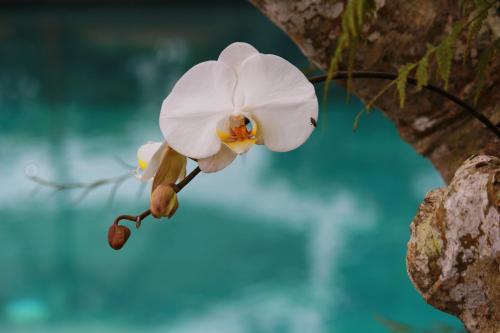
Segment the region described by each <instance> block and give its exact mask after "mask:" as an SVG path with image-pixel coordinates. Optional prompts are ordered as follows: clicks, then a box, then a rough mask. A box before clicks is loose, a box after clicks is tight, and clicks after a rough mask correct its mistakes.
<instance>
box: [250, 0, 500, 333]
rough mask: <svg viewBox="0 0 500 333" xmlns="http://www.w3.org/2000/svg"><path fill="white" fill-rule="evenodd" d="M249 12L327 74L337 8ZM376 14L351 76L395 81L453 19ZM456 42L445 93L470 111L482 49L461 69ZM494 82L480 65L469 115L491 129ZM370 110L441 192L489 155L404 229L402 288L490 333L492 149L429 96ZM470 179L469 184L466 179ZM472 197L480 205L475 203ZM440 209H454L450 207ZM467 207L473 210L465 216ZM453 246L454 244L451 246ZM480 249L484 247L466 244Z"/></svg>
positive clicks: (328, 0) (386, 101) (435, 11)
mask: <svg viewBox="0 0 500 333" xmlns="http://www.w3.org/2000/svg"><path fill="white" fill-rule="evenodd" d="M250 2H251V3H253V4H254V5H255V6H256V7H257V8H258V9H259V10H260V11H262V13H263V14H264V15H266V16H267V17H268V18H269V19H270V20H271V21H273V22H274V23H275V24H276V25H277V26H278V27H280V28H281V29H283V30H284V31H285V32H286V33H287V34H288V35H289V36H290V38H291V39H292V40H293V41H294V42H295V43H296V44H297V45H298V47H299V48H300V49H301V50H302V52H303V53H304V55H305V56H306V57H307V58H308V59H309V60H310V61H311V62H312V63H313V64H314V65H315V66H317V67H318V68H320V69H323V70H327V69H328V66H329V63H330V59H331V57H332V55H333V54H334V50H335V44H336V40H337V38H338V36H339V34H340V32H341V14H342V12H343V10H344V8H345V4H346V0H342V1H333V0H295V1H288V0H250ZM376 4H377V13H376V17H375V18H374V19H371V20H368V21H367V22H366V23H365V25H364V27H363V31H364V34H365V36H367V37H366V38H365V41H364V42H362V43H360V45H359V46H358V47H357V51H356V55H355V61H354V69H356V70H370V71H387V72H393V73H396V72H397V71H398V69H399V67H400V66H402V65H405V64H407V63H409V62H415V61H418V60H419V59H420V58H421V57H422V56H423V55H424V54H425V52H426V45H427V43H431V44H434V45H437V44H438V43H439V42H440V41H441V40H442V39H443V37H444V36H445V35H446V34H447V33H448V32H449V31H450V29H451V24H452V22H454V21H455V20H456V19H458V18H459V16H460V10H459V8H458V4H459V1H456V0H419V1H404V0H393V1H387V2H386V1H385V0H376ZM490 14H491V13H490ZM490 18H491V19H489V20H488V21H487V24H486V27H485V28H484V29H485V31H484V33H485V34H486V36H488V38H489V39H490V40H494V39H495V38H498V37H500V36H499V35H498V34H499V30H500V19H499V17H498V13H496V14H495V13H493V14H492V17H490ZM464 39H465V38H464V37H463V36H462V37H461V39H459V41H458V47H457V54H456V55H455V56H456V57H455V58H456V59H455V60H454V62H453V66H452V71H451V78H450V84H449V88H448V90H449V92H451V93H453V94H455V95H457V96H459V97H461V98H463V99H465V100H468V101H469V102H471V99H472V98H471V97H472V96H473V90H474V87H475V84H476V82H475V76H476V69H475V67H476V65H477V62H478V57H479V55H480V54H481V52H482V50H483V49H484V47H485V46H484V45H482V44H480V43H473V44H472V50H470V57H469V58H467V60H466V61H465V62H464V61H463V60H462V59H461V57H460V54H458V53H460V52H463V50H464V49H465V40H464ZM459 51H460V52H459ZM499 73H500V61H499V59H498V57H497V58H495V59H493V61H492V64H490V67H489V70H488V73H487V80H486V85H485V87H486V88H485V89H484V91H483V93H482V95H481V98H480V99H479V103H478V105H477V108H478V110H479V111H480V112H481V113H483V114H484V115H485V116H486V117H488V118H489V119H490V120H491V121H492V122H493V124H495V125H496V126H498V125H499V124H500V108H499V106H498V100H499V98H500V89H498V86H499V83H500V74H499ZM430 81H431V83H434V84H436V85H438V86H442V84H441V83H440V82H433V78H431V80H430ZM384 83H385V82H380V81H379V80H373V79H370V80H358V79H356V80H354V81H353V84H352V90H351V92H352V94H354V95H356V96H358V97H360V98H361V99H362V100H364V101H369V100H371V99H372V98H373V97H374V96H375V95H376V94H377V93H378V92H380V90H381V87H383V86H384ZM376 106H377V107H378V108H379V109H380V110H381V111H382V112H383V113H384V114H385V115H386V116H387V117H388V118H389V119H390V120H391V121H393V122H394V124H395V125H396V127H397V129H398V131H399V134H400V135H401V137H402V138H403V139H404V140H406V141H407V142H408V143H410V144H411V145H412V146H413V147H414V148H415V149H416V150H417V152H419V153H420V154H421V155H423V156H425V157H427V158H428V159H430V160H431V162H432V163H433V165H434V166H435V167H436V169H437V170H438V171H439V172H440V173H441V175H442V177H443V178H444V180H445V181H446V182H447V183H450V181H451V180H452V177H453V175H454V174H455V172H456V171H457V169H458V168H459V167H460V166H461V165H462V163H464V161H465V160H466V159H467V158H468V157H469V156H471V155H480V154H486V155H491V156H481V157H478V158H479V159H487V160H488V162H487V163H486V164H487V167H486V168H488V170H487V171H485V170H483V169H482V165H483V162H484V161H482V160H481V161H482V162H481V161H480V162H481V163H479V162H478V160H477V158H476V159H473V160H472V161H471V160H468V161H466V162H465V163H464V165H463V166H462V168H460V170H458V171H457V175H456V177H458V178H456V179H455V180H454V181H453V183H452V184H450V187H448V188H445V189H438V190H435V191H433V192H430V193H429V194H428V196H427V198H426V200H425V201H424V203H423V204H422V205H421V207H420V210H419V212H418V214H417V216H416V218H415V220H414V222H413V224H412V238H411V240H410V243H409V245H408V256H407V260H408V271H409V275H410V277H411V279H412V282H413V283H414V285H415V287H416V288H417V290H419V292H420V293H421V295H422V296H423V297H424V298H425V299H426V301H427V302H429V303H430V304H431V305H433V306H435V307H437V308H438V309H441V310H443V311H446V312H449V313H452V314H454V315H456V316H459V317H460V319H462V321H463V322H464V324H465V326H466V327H467V329H468V330H469V331H471V332H499V331H500V328H499V327H498V320H499V318H500V314H499V311H500V307H499V305H498V300H499V297H500V296H499V295H500V282H499V280H498V276H499V274H500V273H499V267H500V259H499V258H500V246H499V242H500V234H499V223H500V221H499V220H500V218H499V211H500V204H499V200H500V199H499V198H500V190H499V187H500V186H498V184H499V182H500V180H499V179H500V171H499V169H498V164H499V163H500V162H498V161H499V160H498V158H495V156H496V157H498V156H499V155H500V140H499V139H498V138H497V137H496V136H495V135H494V134H493V133H492V132H491V131H489V130H487V129H486V128H485V127H484V126H483V125H482V124H481V123H480V122H478V121H477V120H476V119H475V118H473V117H472V116H471V115H470V114H468V113H466V112H464V110H462V109H460V108H459V107H458V106H456V105H455V104H453V103H452V102H450V101H449V100H447V99H444V98H443V97H441V96H439V95H436V94H434V93H432V92H426V91H421V92H418V91H416V89H414V88H411V87H409V89H408V93H407V98H406V103H405V107H404V108H403V109H401V108H400V107H399V101H398V98H397V96H395V95H394V94H392V93H388V94H385V95H383V96H382V97H381V98H379V99H378V101H377V103H376ZM492 161H493V162H492ZM476 162H478V163H479V166H477V163H476ZM471 165H472V166H471ZM471 168H472V169H471ZM464 170H465V171H464ZM471 170H480V171H481V172H480V173H473V172H472V171H471ZM466 171H467V172H466ZM469 171H470V172H469ZM472 174H474V176H470V175H472ZM469 176H470V177H469ZM460 177H465V178H466V179H467V181H465V180H464V179H465V178H464V179H462V180H460V179H459V178H460ZM488 177H489V178H488ZM467 182H468V183H467ZM454 184H455V185H454ZM457 184H461V187H460V189H459V190H460V191H461V192H460V195H461V196H458V197H454V196H453V193H455V192H454V191H455V190H457V186H458V185H457ZM464 184H465V185H464ZM488 184H489V185H488ZM462 185H464V186H462ZM476 197H477V198H480V200H479V199H478V200H475V198H476ZM464 198H465V199H464ZM462 199H463V200H462ZM468 199H470V200H472V202H469V201H467V200H468ZM447 200H448V201H447ZM450 202H452V203H455V204H456V205H455V206H453V205H451V206H450V205H449V203H450ZM446 203H448V206H446ZM443 205H444V206H443ZM470 205H472V206H474V205H475V206H476V207H475V209H473V207H471V206H470ZM440 207H441V208H440ZM443 207H447V208H446V209H444V208H443ZM485 207H487V208H488V210H487V211H486V210H484V209H483V208H485ZM485 209H486V208H485ZM438 212H439V213H438ZM428 214H430V216H433V218H435V219H436V220H435V221H434V222H432V223H431V222H430V220H426V221H427V222H428V223H429V225H432V227H429V228H427V227H425V226H426V225H427V224H423V225H424V227H421V226H422V223H421V218H422V216H425V217H426V218H428ZM443 214H444V215H443ZM460 214H462V215H460ZM485 214H490V215H487V216H486V215H485ZM459 215H460V216H459ZM436 216H438V217H436ZM427 222H426V223H427ZM472 222H474V223H472ZM475 222H477V223H475ZM419 225H420V227H419ZM486 226H487V228H489V229H488V230H489V234H488V235H486V236H485V235H484V233H485V230H484V229H483V228H486ZM418 230H420V232H418ZM422 235H423V237H422ZM478 235H479V236H478ZM434 236H435V237H434ZM429 237H430V238H432V239H433V240H434V241H437V242H441V243H442V246H441V247H432V246H431V247H429V243H428V240H429ZM456 237H459V238H460V237H461V238H460V239H458V240H457V239H456ZM484 240H485V241H486V244H483V243H481V244H482V245H481V246H479V243H477V244H476V242H482V241H484ZM474 244H475V245H474ZM483 245H484V246H483ZM417 249H418V250H417ZM422 249H423V250H422ZM433 251H434V252H433ZM447 251H448V252H447ZM465 257H467V258H465ZM485 258H486V259H485ZM464 259H467V260H464ZM447 265H448V266H447ZM445 273H446V274H448V275H446V274H445ZM452 273H453V274H456V275H453V274H452ZM464 281H465V282H464ZM495 325H496V326H495Z"/></svg>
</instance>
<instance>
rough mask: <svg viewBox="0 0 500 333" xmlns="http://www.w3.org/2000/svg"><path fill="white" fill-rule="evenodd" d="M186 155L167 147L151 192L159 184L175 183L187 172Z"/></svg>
mask: <svg viewBox="0 0 500 333" xmlns="http://www.w3.org/2000/svg"><path fill="white" fill-rule="evenodd" d="M186 164H187V161H186V156H184V155H181V154H179V153H178V152H176V151H175V150H174V149H172V148H170V149H167V150H166V152H165V154H163V157H162V159H161V162H160V167H159V168H158V171H157V172H156V175H155V177H154V179H153V185H152V187H151V192H153V191H154V190H155V189H156V188H157V187H158V186H159V185H162V184H163V185H168V186H170V185H171V184H174V183H175V182H176V181H177V180H178V179H179V178H181V177H182V175H185V174H186Z"/></svg>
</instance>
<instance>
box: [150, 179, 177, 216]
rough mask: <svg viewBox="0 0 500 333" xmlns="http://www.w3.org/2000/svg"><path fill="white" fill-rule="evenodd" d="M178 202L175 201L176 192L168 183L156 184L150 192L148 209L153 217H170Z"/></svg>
mask: <svg viewBox="0 0 500 333" xmlns="http://www.w3.org/2000/svg"><path fill="white" fill-rule="evenodd" d="M178 207H179V202H178V201H177V193H175V191H174V189H173V188H172V186H170V185H165V184H161V185H158V186H157V187H156V188H155V190H154V191H153V193H151V202H150V207H149V208H150V209H151V213H152V214H153V216H154V217H156V218H160V217H163V216H165V217H168V218H171V217H172V216H173V215H174V214H175V211H176V210H177V208H178Z"/></svg>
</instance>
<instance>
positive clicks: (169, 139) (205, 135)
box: [137, 43, 318, 218]
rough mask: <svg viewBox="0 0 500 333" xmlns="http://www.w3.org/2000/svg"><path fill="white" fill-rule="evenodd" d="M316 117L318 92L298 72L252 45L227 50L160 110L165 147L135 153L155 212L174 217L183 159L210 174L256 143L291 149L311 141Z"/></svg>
mask: <svg viewBox="0 0 500 333" xmlns="http://www.w3.org/2000/svg"><path fill="white" fill-rule="evenodd" d="M317 117H318V99H317V97H316V93H315V90H314V87H313V85H312V84H311V83H310V82H309V80H308V79H307V78H306V77H305V76H304V74H303V73H302V72H301V71H300V70H299V69H297V68H296V67H295V66H293V65H292V64H291V63H289V62H288V61H286V60H285V59H283V58H281V57H278V56H276V55H271V54H262V53H259V52H258V51H257V50H256V49H255V48H254V47H253V46H251V45H249V44H246V43H233V44H231V45H229V46H228V47H227V48H225V49H224V50H223V51H222V53H221V54H220V55H219V58H218V59H217V60H216V61H206V62H202V63H200V64H198V65H196V66H194V67H193V68H191V69H190V70H188V71H187V73H185V74H184V75H183V76H182V77H181V78H180V79H179V81H178V82H177V83H176V84H175V86H174V87H173V89H172V91H171V92H170V94H169V95H168V96H167V98H166V99H165V100H164V102H163V105H162V107H161V113H160V128H161V131H162V133H163V136H164V138H165V141H164V142H148V143H146V144H145V145H143V146H141V147H140V148H139V150H138V152H137V156H138V164H139V167H138V173H137V178H138V179H140V180H141V181H149V180H151V179H152V180H153V185H152V190H151V202H150V210H151V213H152V214H153V216H155V217H157V218H159V217H169V218H170V217H171V216H172V215H173V214H174V213H175V211H176V209H177V207H178V201H177V195H176V191H175V182H176V181H178V180H182V178H183V177H185V174H186V171H185V170H186V158H190V159H193V160H195V161H197V163H198V166H199V168H200V169H201V171H203V172H207V173H209V172H216V171H219V170H222V169H224V168H225V167H226V166H228V165H229V164H230V163H231V162H232V161H233V160H234V159H235V158H236V156H237V155H241V154H245V153H246V152H248V151H249V150H250V149H251V148H252V147H253V146H254V145H256V144H257V145H265V146H266V147H267V148H269V149H270V150H272V151H277V152H286V151H290V150H293V149H295V148H297V147H299V146H300V145H302V144H303V143H304V142H305V141H306V140H307V139H308V138H309V136H310V135H311V133H312V131H313V130H314V128H315V124H316V119H317Z"/></svg>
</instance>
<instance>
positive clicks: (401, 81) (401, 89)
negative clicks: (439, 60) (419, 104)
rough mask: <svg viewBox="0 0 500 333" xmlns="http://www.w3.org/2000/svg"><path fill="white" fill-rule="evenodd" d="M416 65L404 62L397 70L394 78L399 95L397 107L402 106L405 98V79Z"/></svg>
mask: <svg viewBox="0 0 500 333" xmlns="http://www.w3.org/2000/svg"><path fill="white" fill-rule="evenodd" d="M415 66H417V64H406V65H404V66H402V67H401V68H400V69H399V70H398V77H397V78H396V80H395V82H396V88H397V90H398V95H399V107H400V108H404V106H405V99H406V81H407V80H408V75H410V72H411V71H412V70H413V69H414V68H415Z"/></svg>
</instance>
